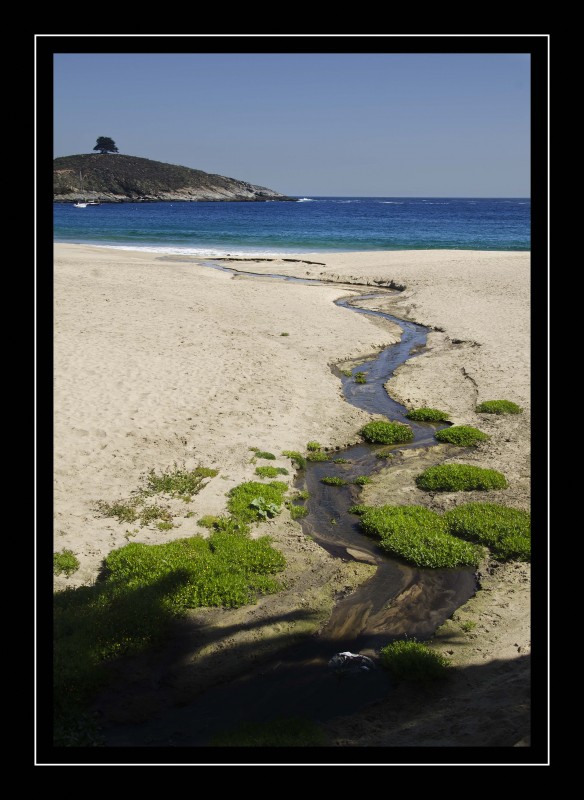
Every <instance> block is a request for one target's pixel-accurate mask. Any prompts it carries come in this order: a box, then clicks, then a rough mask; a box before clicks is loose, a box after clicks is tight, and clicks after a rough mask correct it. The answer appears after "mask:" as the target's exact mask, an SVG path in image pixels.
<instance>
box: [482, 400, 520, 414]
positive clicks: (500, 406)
mask: <svg viewBox="0 0 584 800" xmlns="http://www.w3.org/2000/svg"><path fill="white" fill-rule="evenodd" d="M522 412H523V409H522V408H521V406H518V405H517V403H512V402H511V401H510V400H485V401H484V403H480V404H479V405H478V406H477V413H478V414H521V413H522Z"/></svg>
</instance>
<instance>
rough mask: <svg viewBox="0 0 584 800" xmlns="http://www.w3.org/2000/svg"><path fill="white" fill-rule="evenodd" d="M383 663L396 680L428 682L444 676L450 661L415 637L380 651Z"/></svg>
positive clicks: (394, 643) (399, 641) (397, 642)
mask: <svg viewBox="0 0 584 800" xmlns="http://www.w3.org/2000/svg"><path fill="white" fill-rule="evenodd" d="M380 657H381V665H382V666H383V667H385V669H387V670H388V671H389V672H390V673H391V674H392V675H393V677H394V678H395V679H396V680H401V681H414V682H417V683H427V682H429V681H434V680H437V679H439V678H444V677H445V676H446V673H447V669H448V666H449V665H450V661H449V660H448V659H447V658H444V656H441V655H440V653H437V652H436V651H434V650H431V649H430V648H429V647H428V646H427V645H426V644H424V643H423V642H417V641H416V640H415V639H400V640H398V641H396V642H392V643H391V644H388V645H387V646H386V647H384V648H383V649H382V650H381V651H380Z"/></svg>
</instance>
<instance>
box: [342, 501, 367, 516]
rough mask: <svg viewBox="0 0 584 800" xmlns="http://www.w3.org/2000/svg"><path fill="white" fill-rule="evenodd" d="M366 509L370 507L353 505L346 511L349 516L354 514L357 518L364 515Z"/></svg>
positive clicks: (358, 504)
mask: <svg viewBox="0 0 584 800" xmlns="http://www.w3.org/2000/svg"><path fill="white" fill-rule="evenodd" d="M368 508H371V506H364V505H363V504H362V503H355V505H354V506H350V507H349V508H348V509H347V510H348V512H349V514H356V515H357V516H358V517H360V516H361V514H364V513H365V512H366V511H367V509H368Z"/></svg>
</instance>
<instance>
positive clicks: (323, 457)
mask: <svg viewBox="0 0 584 800" xmlns="http://www.w3.org/2000/svg"><path fill="white" fill-rule="evenodd" d="M306 460H307V461H330V459H329V457H328V456H327V454H326V453H322V452H321V451H320V450H316V451H315V452H312V453H308V454H307V456H306Z"/></svg>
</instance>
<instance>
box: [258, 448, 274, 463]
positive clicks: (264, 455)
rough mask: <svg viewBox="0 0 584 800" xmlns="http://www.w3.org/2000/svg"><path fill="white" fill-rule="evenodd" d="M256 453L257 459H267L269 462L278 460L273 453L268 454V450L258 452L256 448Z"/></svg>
mask: <svg viewBox="0 0 584 800" xmlns="http://www.w3.org/2000/svg"><path fill="white" fill-rule="evenodd" d="M254 453H255V457H256V458H265V459H267V460H268V461H275V460H276V456H275V455H274V454H273V453H268V452H267V451H266V450H256V449H255V448H254Z"/></svg>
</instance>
